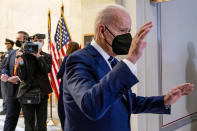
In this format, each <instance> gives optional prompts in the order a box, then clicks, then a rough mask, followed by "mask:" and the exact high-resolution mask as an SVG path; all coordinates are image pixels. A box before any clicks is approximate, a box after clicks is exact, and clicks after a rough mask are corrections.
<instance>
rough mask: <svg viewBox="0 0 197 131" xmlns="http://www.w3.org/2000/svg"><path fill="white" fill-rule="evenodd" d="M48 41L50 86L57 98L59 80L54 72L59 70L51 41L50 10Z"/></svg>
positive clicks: (55, 51)
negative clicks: (50, 58)
mask: <svg viewBox="0 0 197 131" xmlns="http://www.w3.org/2000/svg"><path fill="white" fill-rule="evenodd" d="M48 41H49V50H50V54H51V56H52V69H51V73H50V78H51V86H52V88H53V91H54V92H55V96H56V98H57V99H58V98H59V92H58V91H59V85H60V81H59V80H58V79H57V77H56V74H57V72H58V70H59V66H58V53H57V50H56V49H55V45H54V44H53V43H52V42H51V17H50V11H49V12H48Z"/></svg>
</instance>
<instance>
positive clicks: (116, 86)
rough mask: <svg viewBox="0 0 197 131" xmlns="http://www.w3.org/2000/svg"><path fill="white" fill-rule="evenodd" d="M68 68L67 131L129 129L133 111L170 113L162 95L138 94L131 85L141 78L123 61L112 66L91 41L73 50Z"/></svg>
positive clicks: (65, 95)
mask: <svg viewBox="0 0 197 131" xmlns="http://www.w3.org/2000/svg"><path fill="white" fill-rule="evenodd" d="M65 69H66V71H65V73H64V81H63V92H64V95H63V96H64V99H63V100H64V109H65V115H66V120H65V126H64V127H65V129H64V131H130V130H131V129H130V115H131V113H158V114H160V113H165V114H169V113H170V110H169V109H166V108H165V106H164V97H163V96H157V97H139V96H136V94H135V93H133V92H132V91H131V90H130V88H131V87H133V86H134V85H135V84H136V83H137V82H138V79H137V78H136V76H135V75H134V74H133V73H132V72H131V71H130V69H129V68H128V66H127V65H126V64H125V63H124V62H122V61H121V62H119V63H118V64H117V65H116V66H115V67H114V68H113V69H112V70H110V67H109V66H108V64H107V62H106V61H105V60H104V58H103V57H102V56H101V55H100V53H99V52H98V51H97V50H96V49H95V48H94V47H93V46H91V45H88V46H86V47H85V48H84V49H82V50H80V51H76V52H74V53H73V54H71V55H70V56H69V57H68V59H67V61H66V67H65ZM123 95H124V96H127V99H126V100H125V99H124V97H123ZM79 123H80V124H79Z"/></svg>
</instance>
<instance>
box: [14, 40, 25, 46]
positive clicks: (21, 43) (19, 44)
mask: <svg viewBox="0 0 197 131" xmlns="http://www.w3.org/2000/svg"><path fill="white" fill-rule="evenodd" d="M23 43H24V42H23V41H19V40H17V41H16V42H15V44H16V46H17V47H21V46H22V45H23Z"/></svg>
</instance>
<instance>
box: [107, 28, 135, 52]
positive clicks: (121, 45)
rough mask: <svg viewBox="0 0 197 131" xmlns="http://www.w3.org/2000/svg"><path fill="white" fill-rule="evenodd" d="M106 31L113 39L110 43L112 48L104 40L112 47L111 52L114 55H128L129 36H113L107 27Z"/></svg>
mask: <svg viewBox="0 0 197 131" xmlns="http://www.w3.org/2000/svg"><path fill="white" fill-rule="evenodd" d="M105 27H106V26H105ZM106 29H107V30H108V31H109V33H110V34H112V35H113V36H114V37H115V38H114V40H113V41H112V46H111V45H110V44H109V43H108V42H107V41H106V40H105V41H106V42H107V43H108V44H109V45H110V46H111V47H112V50H113V52H114V53H116V54H117V55H126V54H128V52H129V48H130V46H131V42H132V36H131V34H130V33H126V34H122V35H117V36H115V35H114V34H113V33H112V32H111V31H110V30H109V29H108V28H107V27H106Z"/></svg>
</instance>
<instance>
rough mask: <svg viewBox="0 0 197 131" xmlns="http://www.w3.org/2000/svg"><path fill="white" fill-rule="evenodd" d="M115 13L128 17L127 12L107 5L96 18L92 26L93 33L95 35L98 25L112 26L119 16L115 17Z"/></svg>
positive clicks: (122, 8) (118, 6)
mask: <svg viewBox="0 0 197 131" xmlns="http://www.w3.org/2000/svg"><path fill="white" fill-rule="evenodd" d="M117 12H124V13H126V14H128V15H129V13H128V11H127V10H126V9H125V8H124V7H122V6H120V5H108V6H106V7H105V8H104V9H102V10H101V11H100V12H99V13H98V14H97V17H96V20H95V24H94V32H95V34H96V32H97V28H98V26H99V25H100V24H104V25H107V26H109V25H112V24H113V22H114V21H118V19H119V18H120V17H121V16H118V15H117Z"/></svg>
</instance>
